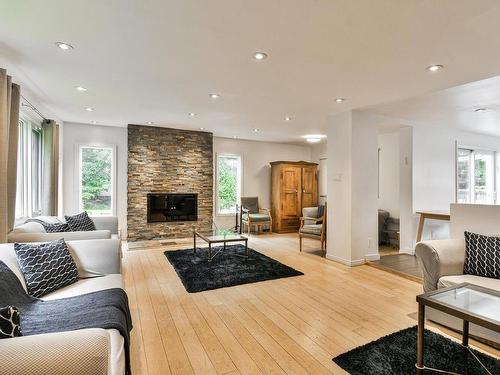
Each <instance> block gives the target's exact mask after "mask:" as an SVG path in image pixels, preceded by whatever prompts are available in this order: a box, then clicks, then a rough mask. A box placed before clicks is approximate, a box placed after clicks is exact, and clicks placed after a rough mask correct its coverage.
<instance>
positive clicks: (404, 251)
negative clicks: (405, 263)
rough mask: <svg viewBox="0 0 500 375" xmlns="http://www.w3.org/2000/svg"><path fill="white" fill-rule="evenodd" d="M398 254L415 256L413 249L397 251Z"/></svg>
mask: <svg viewBox="0 0 500 375" xmlns="http://www.w3.org/2000/svg"><path fill="white" fill-rule="evenodd" d="M399 253H400V254H408V255H415V252H414V251H413V249H399Z"/></svg>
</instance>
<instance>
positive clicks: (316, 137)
mask: <svg viewBox="0 0 500 375" xmlns="http://www.w3.org/2000/svg"><path fill="white" fill-rule="evenodd" d="M302 138H305V139H306V141H307V142H309V143H318V142H321V140H322V139H323V138H326V135H324V134H308V135H303V136H302Z"/></svg>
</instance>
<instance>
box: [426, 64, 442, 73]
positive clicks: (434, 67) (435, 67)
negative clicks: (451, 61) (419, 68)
mask: <svg viewBox="0 0 500 375" xmlns="http://www.w3.org/2000/svg"><path fill="white" fill-rule="evenodd" d="M443 68H444V66H443V65H439V64H434V65H429V66H428V67H427V70H428V71H429V72H437V71H438V70H441V69H443Z"/></svg>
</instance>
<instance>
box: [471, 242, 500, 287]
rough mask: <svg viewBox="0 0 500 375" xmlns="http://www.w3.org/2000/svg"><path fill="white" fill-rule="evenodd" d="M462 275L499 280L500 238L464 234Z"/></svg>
mask: <svg viewBox="0 0 500 375" xmlns="http://www.w3.org/2000/svg"><path fill="white" fill-rule="evenodd" d="M464 274H468V275H476V276H484V277H491V278H494V279H500V237H494V236H485V235H482V234H476V233H471V232H465V262H464Z"/></svg>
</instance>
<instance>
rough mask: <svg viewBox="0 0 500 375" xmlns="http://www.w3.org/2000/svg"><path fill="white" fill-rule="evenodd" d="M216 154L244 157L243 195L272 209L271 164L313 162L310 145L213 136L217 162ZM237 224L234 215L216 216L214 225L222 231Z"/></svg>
mask: <svg viewBox="0 0 500 375" xmlns="http://www.w3.org/2000/svg"><path fill="white" fill-rule="evenodd" d="M217 153H221V154H224V153H228V154H235V155H241V157H242V163H243V171H242V172H243V176H242V179H243V184H242V194H241V195H242V196H257V197H259V204H260V205H261V207H265V208H271V166H270V164H269V163H270V162H272V161H277V160H290V161H299V160H304V161H311V147H309V146H298V145H290V144H282V143H272V142H256V141H245V140H239V139H232V138H219V137H214V161H215V160H216V159H215V157H216V155H217ZM312 161H315V160H312ZM214 209H215V205H214ZM234 221H235V218H234V215H231V216H229V217H228V216H219V215H216V216H215V222H216V224H217V226H218V227H219V228H230V227H231V226H233V225H234Z"/></svg>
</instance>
